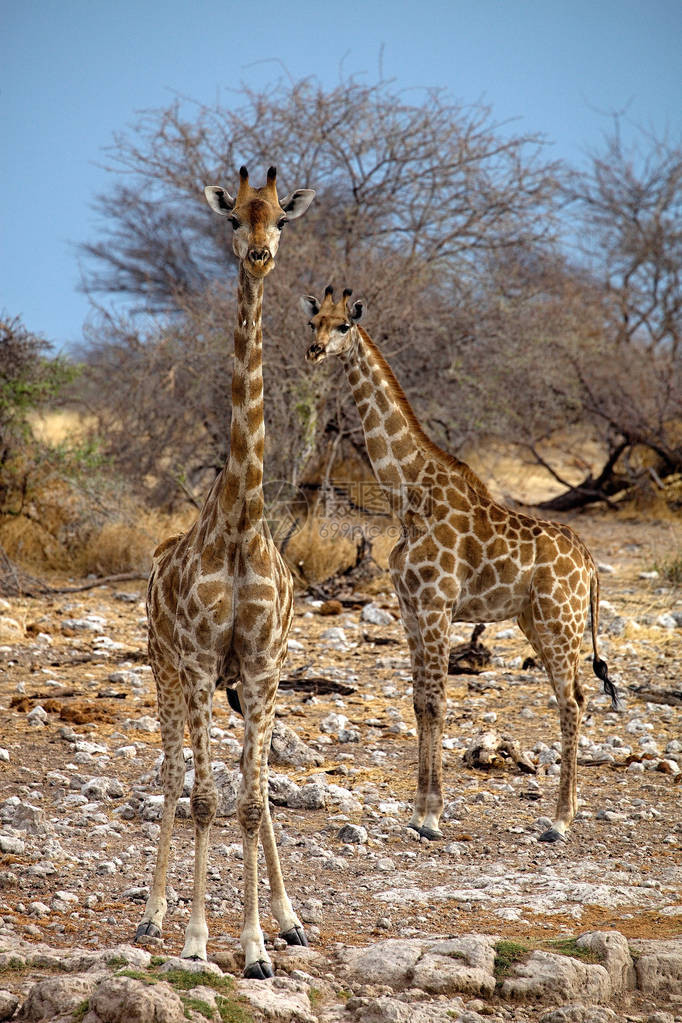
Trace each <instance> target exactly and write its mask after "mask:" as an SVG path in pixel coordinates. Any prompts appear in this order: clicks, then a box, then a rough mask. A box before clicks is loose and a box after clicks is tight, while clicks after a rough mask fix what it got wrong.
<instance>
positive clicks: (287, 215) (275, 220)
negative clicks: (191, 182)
mask: <svg viewBox="0 0 682 1023" xmlns="http://www.w3.org/2000/svg"><path fill="white" fill-rule="evenodd" d="M276 176H277V170H276V169H275V168H274V167H270V169H269V170H268V177H267V181H266V183H265V185H263V187H262V188H252V187H251V185H250V184H249V172H248V171H247V169H246V167H242V168H240V171H239V191H238V192H237V197H236V198H233V197H232V196H231V195H230V193H229V192H227V191H226V190H225V189H224V188H222V187H221V186H220V185H207V186H206V188H205V189H204V195H205V196H206V200H207V202H208V204H209V206H210V207H211V209H212V210H214V211H215V212H216V213H218V214H219V215H220V216H221V217H229V220H230V222H231V224H232V228H233V234H232V248H233V250H234V254H235V256H236V257H237V259H238V260H239V262H240V263H241V264H242V265H243V266H244V268H245V270H246V271H247V273H249V274H250V275H251V276H252V277H257V278H261V279H262V278H263V277H265V275H266V274H269V273H270V271H271V270H272V269H273V267H274V265H275V255H276V253H277V249H278V247H279V239H280V235H281V232H282V228H283V227H284V225H285V224H286V223H287V221H288V220H295V219H296V218H297V217H301V216H303V214H304V213H305V211H306V210H307V209H308V207H309V206H310V204H311V202H312V201H313V196H314V195H315V193H314V192H313V190H312V189H311V188H297V189H296V191H295V192H291V193H290V194H289V195H286V196H284V198H283V199H278V198H277V187H276V185H275V178H276Z"/></svg>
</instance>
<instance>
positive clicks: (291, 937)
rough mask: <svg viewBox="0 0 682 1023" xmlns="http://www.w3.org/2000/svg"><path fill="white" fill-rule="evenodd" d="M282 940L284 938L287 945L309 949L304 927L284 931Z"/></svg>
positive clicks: (281, 935)
mask: <svg viewBox="0 0 682 1023" xmlns="http://www.w3.org/2000/svg"><path fill="white" fill-rule="evenodd" d="M280 938H284V940H285V941H286V943H287V945H303V946H304V948H307V947H308V939H307V938H306V936H305V931H304V930H303V928H302V927H292V928H291V929H290V930H288V931H283V932H282V934H280Z"/></svg>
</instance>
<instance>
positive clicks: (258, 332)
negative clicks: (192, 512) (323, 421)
mask: <svg viewBox="0 0 682 1023" xmlns="http://www.w3.org/2000/svg"><path fill="white" fill-rule="evenodd" d="M262 313H263V282H262V281H255V280H254V279H253V278H252V277H249V275H248V274H247V273H246V271H245V270H244V267H243V266H242V265H241V263H240V265H239V284H238V288H237V326H236V328H235V332H234V368H233V371H232V423H231V426H230V455H229V458H228V462H227V466H226V469H225V473H224V485H223V487H222V493H221V503H222V506H223V508H224V511H225V514H226V516H227V517H228V519H229V521H230V522H232V523H233V524H234V525H235V526H237V527H238V528H239V530H241V531H243V530H244V529H246V528H248V527H249V526H254V525H257V524H258V523H259V522H260V520H261V518H262V515H263V448H264V444H265V425H264V422H263V329H262Z"/></svg>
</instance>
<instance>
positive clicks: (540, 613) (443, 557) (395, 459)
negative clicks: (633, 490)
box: [302, 285, 618, 842]
mask: <svg viewBox="0 0 682 1023" xmlns="http://www.w3.org/2000/svg"><path fill="white" fill-rule="evenodd" d="M350 296H351V291H350V289H346V290H345V291H344V293H343V296H342V298H341V299H340V300H339V301H338V302H335V301H334V289H333V288H332V287H331V285H329V286H327V288H326V290H325V293H324V298H323V300H322V302H319V301H318V300H317V299H316V298H314V297H313V296H306V297H305V298H303V299H302V306H303V308H304V310H305V312H306V314H307V316H308V317H309V326H310V328H311V329H312V332H313V341H312V343H311V344H310V346H309V348H308V350H307V353H306V358H307V359H308V361H310V362H313V363H318V362H321V361H322V360H323V359H325V358H326V357H327V356H328V355H336V356H337V357H338V358H340V360H341V362H342V363H343V366H344V368H345V371H346V376H347V377H348V382H349V384H350V387H351V391H352V393H353V398H354V399H355V403H356V405H357V409H358V412H359V414H360V419H361V421H362V426H363V430H364V434H365V444H366V446H367V453H368V455H369V459H370V462H371V463H372V469H373V471H374V475H375V476H376V478H377V481H378V482H379V484H380V485H381V487H382V489H383V490H384V493H385V494H386V496H387V498H388V500H389V504H390V506H391V509H392V510H393V512H394V514H395V515H396V517H397V518H398V519H399V520H400V525H401V535H400V539H399V540H398V542H397V543H396V545H395V547H394V548H393V550H392V551H391V554H390V557H389V568H390V571H391V578H392V580H393V585H394V587H395V590H396V594H397V596H398V602H399V605H400V612H401V616H402V620H403V625H404V627H405V632H406V634H407V642H408V646H409V649H410V659H411V663H412V676H413V689H414V697H413V701H414V711H415V717H416V719H417V730H418V742H419V766H418V776H417V792H416V797H415V802H414V812H413V814H412V818H411V820H410V825H409V826H410V827H411V828H413V829H414V830H415V831H417V832H418V833H419V834H420V835H421V836H422V837H423V838H427V839H439V838H442V837H443V836H442V832H441V830H440V817H441V813H442V810H443V793H442V738H443V728H444V722H445V707H446V684H447V669H448V655H449V651H450V640H449V635H450V625H451V622H453V621H464V622H499V621H504V620H505V619H508V618H515V619H516V621H517V623H518V625H519V627H520V628H521V631H522V632H523V633H524V635H525V636H526V638H527V639H528V641H529V642H530V644H531V646H532V647H533V649H534V650H535V652H536V653H537V655H538V657H539V658H540V660H541V661H542V664H543V665H544V667H545V670H546V671H547V674H548V676H549V680H550V683H551V685H552V689H553V691H554V693H555V695H556V698H557V703H558V706H559V721H560V725H561V750H562V753H561V776H560V779H559V795H558V805H557V811H556V818H555V820H554V822H553V824H552V826H551V827H550V828H548V829H547V830H546V831H545V832H543V834H542V835H541V836H540V841H544V842H556V841H560V840H562V839H565V836H566V832H567V830H568V827H569V825H570V823H571V821H572V820H573V818H574V816H575V813H576V810H577V806H578V798H577V783H576V775H577V752H578V732H579V728H580V722H581V720H582V716H583V711H584V708H585V696H584V694H583V691H582V689H581V686H580V682H579V679H578V674H579V661H580V648H581V643H582V638H583V633H584V631H585V626H586V624H587V618H588V614H590V617H591V633H592V648H593V661H592V666H593V670H594V672H595V674H596V675H597V677H598V678H599V679H601V681H602V682H603V685H604V691H605V692H606V693H607V694H608V695H609V696H610V697H611V702H612V706H613V707H614V709H615V708H617V707H618V693H617V691H616V687H615V686H614V684H613V682H611V680H610V679H609V676H608V670H607V666H606V662H605V661H603V660H602V659H601V658H600V657H599V654H598V652H597V630H598V619H599V577H598V574H597V568H596V565H595V563H594V560H593V558H592V555H591V554H590V552H589V551H588V549H587V547H586V546H585V544H584V543H583V542H582V540H580V538H579V537H578V536H577V535H576V534H575V533H574V532H573V530H572V529H570V528H569V527H568V526H565V525H563V524H561V523H556V522H548V521H544V520H541V519H538V518H534V517H533V516H531V515H525V514H522V513H520V512H516V511H513V510H512V509H509V508H506V507H505V506H504V505H502V504H499V503H498V502H497V501H495V500H494V499H493V497H492V496H491V494H490V493H489V491H488V489H487V487H486V486H485V484H484V483H483V482H482V481H481V480H480V479H479V478H478V477H477V476H476V474H475V473H474V472H473V471H472V470H471V469H470V468H469V466H468V465H466V464H465V463H464V462H461V461H460V460H459V459H458V458H456V457H455V456H454V455H450V454H448V453H447V452H445V451H443V450H442V449H441V448H439V447H438V445H437V444H435V443H434V442H433V441H432V440H431V439H430V438H429V437H428V436H427V434H426V433H425V432H424V430H423V429H422V426H421V424H420V423H419V421H418V419H417V417H416V416H415V414H414V412H413V411H412V408H411V406H410V403H409V401H408V399H407V397H406V396H405V393H404V391H403V389H402V388H401V386H400V384H399V383H398V381H397V380H396V378H395V376H394V374H393V371H392V370H391V367H390V366H389V364H388V362H387V361H386V359H385V358H384V357H383V355H382V354H381V352H380V351H379V349H378V347H377V345H376V344H375V343H374V342H373V341H372V339H371V338H370V336H369V334H368V333H367V332H366V331H365V330H364V329H363V328H362V327H361V326H359V320H360V318H361V316H362V312H363V308H362V303H361V302H354V303H352V304H351V302H350Z"/></svg>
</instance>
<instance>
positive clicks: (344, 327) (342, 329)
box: [336, 323, 350, 334]
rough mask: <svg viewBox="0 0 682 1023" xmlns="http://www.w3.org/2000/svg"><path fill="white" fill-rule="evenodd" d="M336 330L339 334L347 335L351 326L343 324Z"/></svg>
mask: <svg viewBox="0 0 682 1023" xmlns="http://www.w3.org/2000/svg"><path fill="white" fill-rule="evenodd" d="M336 329H337V330H338V332H339V334H347V333H348V331H349V330H350V325H349V324H348V323H342V324H341V325H340V326H338V327H337V328H336Z"/></svg>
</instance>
